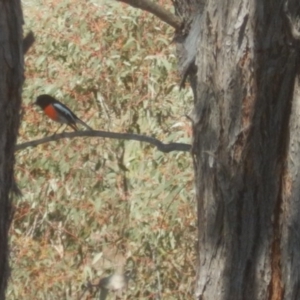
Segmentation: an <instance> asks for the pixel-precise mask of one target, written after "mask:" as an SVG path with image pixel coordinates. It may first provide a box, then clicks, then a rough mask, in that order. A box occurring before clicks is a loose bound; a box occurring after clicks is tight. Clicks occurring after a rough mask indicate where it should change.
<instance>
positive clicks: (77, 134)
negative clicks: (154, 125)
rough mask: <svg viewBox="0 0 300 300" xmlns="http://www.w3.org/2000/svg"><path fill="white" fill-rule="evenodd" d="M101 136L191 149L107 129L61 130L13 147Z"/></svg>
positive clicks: (164, 147)
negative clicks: (58, 132) (61, 131)
mask: <svg viewBox="0 0 300 300" xmlns="http://www.w3.org/2000/svg"><path fill="white" fill-rule="evenodd" d="M85 136H88V137H103V138H111V139H120V140H134V141H139V142H146V143H149V144H151V145H153V146H156V148H157V149H158V150H159V151H161V152H164V153H169V152H172V151H182V152H189V151H190V150H191V145H190V144H185V143H169V144H164V143H163V142H161V141H159V140H158V139H156V138H153V137H150V136H146V135H141V134H135V133H117V132H107V131H98V130H97V131H96V130H91V131H74V132H63V133H60V134H54V135H51V136H47V137H44V138H41V139H38V140H34V141H30V142H25V143H22V144H18V145H16V147H15V151H18V150H22V149H25V148H27V147H36V146H38V145H40V144H45V143H48V142H52V141H57V140H60V139H64V138H74V137H85Z"/></svg>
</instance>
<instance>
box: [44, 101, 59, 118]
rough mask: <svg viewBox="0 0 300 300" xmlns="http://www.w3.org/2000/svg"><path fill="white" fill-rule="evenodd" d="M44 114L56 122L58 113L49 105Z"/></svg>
mask: <svg viewBox="0 0 300 300" xmlns="http://www.w3.org/2000/svg"><path fill="white" fill-rule="evenodd" d="M44 113H45V114H46V115H47V116H48V117H49V118H50V119H52V120H54V121H58V119H59V116H58V113H57V111H56V109H55V108H54V107H53V105H52V104H49V105H47V106H46V107H45V108H44Z"/></svg>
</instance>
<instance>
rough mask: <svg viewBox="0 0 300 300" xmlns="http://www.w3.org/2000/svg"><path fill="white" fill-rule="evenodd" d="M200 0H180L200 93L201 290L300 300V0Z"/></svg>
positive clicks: (186, 47) (212, 295)
mask: <svg viewBox="0 0 300 300" xmlns="http://www.w3.org/2000/svg"><path fill="white" fill-rule="evenodd" d="M200 2H201V1H192V0H190V1H184V0H177V1H175V0H174V4H175V7H176V12H177V13H178V14H179V15H180V14H182V16H183V17H184V20H185V24H186V26H185V29H186V30H187V33H186V32H185V33H184V32H182V33H181V36H180V38H181V39H180V38H177V42H178V45H179V47H178V48H179V59H180V60H179V61H180V70H181V72H182V75H183V76H184V75H185V74H189V75H190V78H191V85H192V88H193V91H194V95H195V106H194V110H193V113H192V115H191V119H192V120H193V131H194V141H193V147H192V149H193V150H192V155H193V157H194V167H195V185H196V194H197V201H198V222H199V223H198V226H199V247H198V251H199V262H198V275H197V284H196V298H197V299H205V300H210V299H212V300H216V299H222V300H223V299H228V300H238V299H243V300H244V299H249V300H255V299H259V300H261V299H272V300H280V299H286V300H292V299H295V300H299V299H300V281H299V277H300V275H299V274H300V271H299V270H300V172H299V171H300V170H299V168H300V135H299V128H300V118H299V113H300V104H299V103H300V102H299V101H300V80H299V78H298V77H297V75H298V72H299V70H298V58H299V54H300V50H299V40H298V39H299V38H300V34H299V32H298V28H297V25H298V23H299V21H298V20H299V19H298V18H297V16H299V4H298V2H299V1H297V0H290V1H289V2H288V3H287V4H286V5H284V3H283V1H281V0H273V1H268V0H257V1H249V0H242V1H241V0H227V1H224V0H207V1H206V2H205V1H203V3H202V5H200V4H199V3H200ZM187 3H188V5H187ZM187 6H188V7H187ZM189 8H190V9H189ZM191 8H192V9H191ZM188 24H189V25H188ZM179 35H180V34H179ZM193 47H195V49H192V48H193ZM193 55H194V57H193ZM187 64H188V65H189V66H187Z"/></svg>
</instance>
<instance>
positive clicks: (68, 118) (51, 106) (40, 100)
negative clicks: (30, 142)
mask: <svg viewBox="0 0 300 300" xmlns="http://www.w3.org/2000/svg"><path fill="white" fill-rule="evenodd" d="M35 104H36V105H38V106H40V107H41V108H42V110H43V111H44V113H45V114H46V115H47V116H48V117H49V118H50V119H52V120H54V121H56V122H58V123H61V124H67V125H68V126H70V127H72V128H73V129H74V130H75V131H77V130H78V127H77V125H76V124H77V123H79V124H81V125H83V126H84V127H85V128H87V129H88V130H93V129H92V128H91V127H90V126H89V125H87V124H86V123H84V122H83V121H81V120H80V119H79V118H78V117H77V116H76V115H75V114H74V113H73V112H72V111H71V110H70V109H69V108H68V107H67V106H65V105H64V104H62V103H61V102H59V101H58V100H56V99H55V98H53V97H52V96H50V95H40V96H38V97H37V98H36V101H35Z"/></svg>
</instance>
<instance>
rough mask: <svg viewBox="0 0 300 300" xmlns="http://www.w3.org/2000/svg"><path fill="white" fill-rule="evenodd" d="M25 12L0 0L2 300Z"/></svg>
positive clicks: (7, 0) (10, 0)
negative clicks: (23, 15)
mask: <svg viewBox="0 0 300 300" xmlns="http://www.w3.org/2000/svg"><path fill="white" fill-rule="evenodd" d="M22 22H23V19H22V11H21V4H20V1H19V0H0V299H5V290H6V286H7V280H8V277H9V264H8V257H9V255H8V254H9V253H8V230H9V226H10V223H11V217H12V208H11V196H10V192H11V191H12V187H13V185H14V175H13V171H14V161H15V159H14V147H15V143H16V138H17V133H18V128H19V122H20V105H21V87H22V83H23V53H22Z"/></svg>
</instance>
